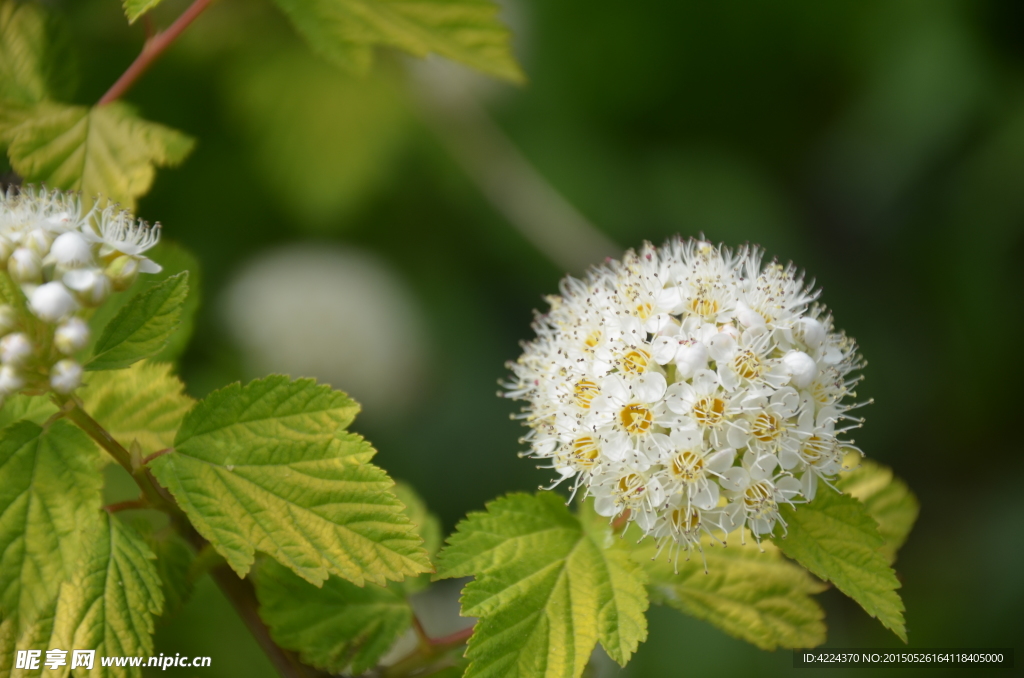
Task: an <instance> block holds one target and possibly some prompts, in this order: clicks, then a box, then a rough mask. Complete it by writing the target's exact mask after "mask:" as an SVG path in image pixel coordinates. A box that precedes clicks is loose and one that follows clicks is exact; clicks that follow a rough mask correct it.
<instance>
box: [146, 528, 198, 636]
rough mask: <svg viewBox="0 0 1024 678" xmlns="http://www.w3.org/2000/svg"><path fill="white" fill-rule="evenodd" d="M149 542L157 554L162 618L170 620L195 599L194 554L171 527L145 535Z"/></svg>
mask: <svg viewBox="0 0 1024 678" xmlns="http://www.w3.org/2000/svg"><path fill="white" fill-rule="evenodd" d="M146 543H147V544H148V545H149V548H150V549H152V551H153V553H155V554H156V571H157V574H158V575H159V577H160V589H161V590H162V591H163V592H164V609H163V612H162V614H161V616H162V617H163V618H164V619H168V618H170V617H173V616H174V615H176V614H177V613H178V612H179V611H180V610H181V608H183V607H184V606H185V603H187V602H188V599H189V598H191V597H192V590H193V588H194V587H195V581H194V577H193V573H192V570H191V568H192V563H193V562H194V561H195V554H194V553H193V552H192V548H191V547H190V546H189V545H188V543H187V542H186V541H185V540H184V539H183V538H182V537H181V535H179V534H178V533H177V532H175V531H174V530H173V529H171V528H169V527H168V528H164V529H162V530H157V531H156V532H151V533H150V534H148V535H146Z"/></svg>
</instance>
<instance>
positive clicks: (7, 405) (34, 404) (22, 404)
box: [0, 394, 57, 429]
mask: <svg viewBox="0 0 1024 678" xmlns="http://www.w3.org/2000/svg"><path fill="white" fill-rule="evenodd" d="M56 412H57V406H56V405H54V404H53V401H51V400H50V399H49V398H47V397H46V396H28V395H24V394H20V395H14V396H10V397H9V398H5V399H4V406H3V407H0V429H2V428H4V427H5V426H9V425H10V424H13V423H14V422H16V421H20V420H22V419H27V420H28V421H32V422H35V423H37V424H39V425H40V426H42V425H43V424H44V423H45V422H46V420H47V419H49V418H50V417H51V416H52V415H53V414H55V413H56Z"/></svg>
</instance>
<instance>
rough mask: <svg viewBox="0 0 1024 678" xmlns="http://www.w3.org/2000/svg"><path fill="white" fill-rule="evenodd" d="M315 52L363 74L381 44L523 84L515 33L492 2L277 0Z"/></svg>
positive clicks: (489, 0) (482, 0) (445, 0)
mask: <svg viewBox="0 0 1024 678" xmlns="http://www.w3.org/2000/svg"><path fill="white" fill-rule="evenodd" d="M276 2H277V5H278V6H279V7H280V8H281V9H282V10H283V11H284V13H285V14H287V15H288V17H289V18H290V19H291V20H292V23H294V24H295V27H296V28H297V29H298V30H299V32H300V33H301V34H302V35H303V36H304V37H305V38H306V40H308V41H309V43H310V45H311V46H312V47H313V49H314V50H316V51H317V52H320V53H321V54H323V55H324V56H325V57H326V58H328V59H330V60H331V61H333V62H334V63H336V64H337V65H339V66H341V67H343V68H346V69H348V70H351V71H355V72H358V73H363V72H365V71H366V70H367V69H368V68H369V67H370V64H371V62H372V60H373V51H372V49H373V47H374V46H376V45H382V46H385V45H386V46H391V47H397V48H399V49H402V50H405V51H406V52H409V53H410V54H413V55H415V56H419V57H423V56H426V55H427V54H429V53H431V52H433V53H436V54H440V55H441V56H444V57H448V58H449V59H454V60H455V61H460V62H462V63H464V64H466V65H467V66H471V67H473V68H476V69H477V70H480V71H483V72H484V73H488V74H490V75H494V76H497V77H499V78H504V79H506V80H511V81H512V82H522V80H523V74H522V71H520V70H519V66H518V65H517V64H516V62H515V59H514V57H513V56H512V51H511V46H510V37H511V36H510V33H509V31H508V29H507V28H505V26H504V25H503V24H502V23H501V22H500V21H498V16H497V15H498V6H497V5H496V4H495V3H494V2H492V1H491V0H411V1H408V0H406V1H398V0H276Z"/></svg>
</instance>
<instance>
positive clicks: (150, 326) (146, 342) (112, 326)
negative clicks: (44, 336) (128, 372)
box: [86, 271, 188, 370]
mask: <svg viewBox="0 0 1024 678" xmlns="http://www.w3.org/2000/svg"><path fill="white" fill-rule="evenodd" d="M187 296H188V271H183V272H181V273H178V274H177V275H173V276H171V277H170V278H167V279H166V280H164V281H162V282H160V283H158V284H156V285H154V286H152V287H150V288H149V289H148V290H146V291H144V292H142V293H141V294H139V295H137V296H135V297H133V298H132V300H131V303H129V304H126V305H125V306H124V307H123V308H122V309H121V310H120V311H118V313H117V315H116V316H114V318H113V319H112V320H111V321H110V323H108V324H107V326H106V327H105V328H103V334H101V335H100V338H99V339H98V340H97V341H96V345H95V346H94V347H93V357H92V359H91V360H89V362H88V363H86V369H89V370H115V369H120V368H122V367H128V366H129V365H131V364H132V363H134V362H137V361H139V360H142V359H143V358H148V357H150V356H152V355H154V354H156V353H158V352H160V351H161V350H163V348H164V347H165V346H167V342H168V341H169V340H170V337H171V335H172V334H173V333H174V330H176V329H177V327H178V323H179V321H180V319H181V309H182V306H183V305H184V303H185V298H186V297H187Z"/></svg>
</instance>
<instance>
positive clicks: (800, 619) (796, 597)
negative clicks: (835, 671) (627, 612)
mask: <svg viewBox="0 0 1024 678" xmlns="http://www.w3.org/2000/svg"><path fill="white" fill-rule="evenodd" d="M631 537H632V538H631ZM638 537H639V532H638V531H636V530H631V531H630V533H628V534H627V535H626V537H625V538H624V539H623V540H622V544H623V548H626V549H628V550H630V552H631V554H632V557H633V558H634V560H636V561H637V562H639V563H641V564H642V565H643V566H644V569H645V570H647V573H648V576H649V577H650V586H649V588H650V592H651V600H652V601H653V602H655V603H659V604H662V605H669V606H671V607H674V608H676V609H678V610H680V611H682V612H685V613H686V614H688V615H690V616H692V617H696V618H697V619H703V620H705V621H707V622H709V623H711V624H713V625H714V626H717V627H718V628H719V629H721V630H722V631H725V632H726V633H728V634H729V635H731V636H734V637H736V638H739V639H740V640H745V641H747V642H748V643H752V644H754V645H756V646H757V647H759V648H761V649H763V650H775V649H777V648H779V647H786V648H791V647H814V646H816V645H820V644H821V643H823V642H825V624H824V622H823V619H824V616H825V613H824V611H823V610H822V609H821V606H820V605H818V603H817V601H815V600H814V598H812V597H811V594H814V593H820V592H821V591H824V590H825V588H826V587H825V586H824V585H823V584H822V583H821V582H820V581H818V580H817V579H815V578H814V577H812V576H811V575H810V574H808V573H807V570H805V569H804V568H802V567H800V566H798V565H796V564H794V563H792V562H790V561H788V560H786V559H785V558H783V557H782V554H781V553H779V550H778V549H777V548H775V546H774V545H772V544H771V543H768V542H765V543H763V544H762V545H761V548H764V552H763V553H762V552H761V550H760V549H759V548H758V546H757V544H756V543H755V542H754V540H753V539H750V538H749V536H748V538H747V540H746V544H745V545H744V544H742V543H741V540H740V539H738V538H733V539H730V540H729V546H728V547H725V548H723V547H722V546H720V545H716V546H712V543H711V540H710V539H705V540H704V544H703V547H704V553H703V558H702V557H701V554H700V553H693V554H691V558H690V560H686V561H679V562H676V563H673V562H670V561H669V560H668V558H667V557H666V554H665V553H663V554H662V557H660V558H658V559H657V560H652V558H653V557H654V555H655V553H656V552H657V546H656V543H655V542H654V540H653V539H646V540H644V541H643V542H641V543H640V545H639V546H635V545H634V544H635V542H636V538H638ZM705 559H706V562H707V573H706V574H705V571H704V563H705Z"/></svg>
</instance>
